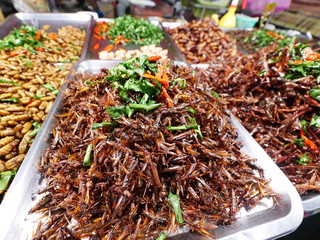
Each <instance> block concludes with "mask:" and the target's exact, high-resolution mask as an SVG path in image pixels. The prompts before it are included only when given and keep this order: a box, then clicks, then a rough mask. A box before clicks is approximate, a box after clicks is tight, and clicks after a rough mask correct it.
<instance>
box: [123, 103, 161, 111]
mask: <svg viewBox="0 0 320 240" xmlns="http://www.w3.org/2000/svg"><path fill="white" fill-rule="evenodd" d="M159 106H161V103H154V104H139V103H130V104H129V107H130V108H131V109H137V110H145V111H151V110H153V109H156V108H158V107H159Z"/></svg>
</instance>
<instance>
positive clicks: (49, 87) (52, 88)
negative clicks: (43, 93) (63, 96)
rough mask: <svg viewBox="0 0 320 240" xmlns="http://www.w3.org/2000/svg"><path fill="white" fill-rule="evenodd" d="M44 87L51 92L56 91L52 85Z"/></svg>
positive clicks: (44, 85)
mask: <svg viewBox="0 0 320 240" xmlns="http://www.w3.org/2000/svg"><path fill="white" fill-rule="evenodd" d="M42 87H44V88H46V89H48V90H49V91H50V92H53V91H55V90H56V89H55V88H54V87H53V86H52V84H50V83H47V84H43V85H42Z"/></svg>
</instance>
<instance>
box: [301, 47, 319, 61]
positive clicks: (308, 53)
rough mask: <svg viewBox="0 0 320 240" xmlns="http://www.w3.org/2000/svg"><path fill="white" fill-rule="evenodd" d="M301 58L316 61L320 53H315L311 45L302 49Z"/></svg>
mask: <svg viewBox="0 0 320 240" xmlns="http://www.w3.org/2000/svg"><path fill="white" fill-rule="evenodd" d="M302 57H303V59H304V60H307V61H316V60H317V59H319V58H320V53H316V52H314V51H313V50H312V48H311V47H306V48H305V49H304V51H303V56H302Z"/></svg>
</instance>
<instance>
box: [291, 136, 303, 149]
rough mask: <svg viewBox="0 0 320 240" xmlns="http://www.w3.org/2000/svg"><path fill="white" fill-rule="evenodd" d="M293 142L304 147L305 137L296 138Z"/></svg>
mask: <svg viewBox="0 0 320 240" xmlns="http://www.w3.org/2000/svg"><path fill="white" fill-rule="evenodd" d="M292 143H293V144H297V145H298V146H300V147H303V146H304V138H303V137H302V138H299V139H296V140H294V141H292Z"/></svg>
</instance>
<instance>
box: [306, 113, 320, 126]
mask: <svg viewBox="0 0 320 240" xmlns="http://www.w3.org/2000/svg"><path fill="white" fill-rule="evenodd" d="M309 125H310V126H316V127H320V116H319V115H316V116H314V117H313V118H311V121H310V124H309Z"/></svg>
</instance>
